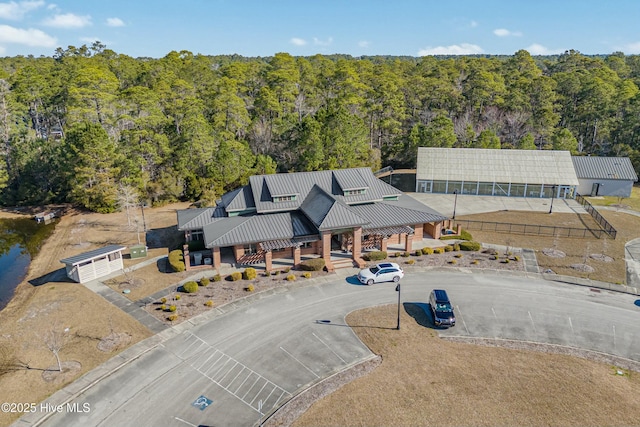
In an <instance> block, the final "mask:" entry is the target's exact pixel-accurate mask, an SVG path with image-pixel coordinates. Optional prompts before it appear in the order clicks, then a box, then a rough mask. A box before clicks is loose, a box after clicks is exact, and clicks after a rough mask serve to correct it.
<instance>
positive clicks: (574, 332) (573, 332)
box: [567, 316, 576, 335]
mask: <svg viewBox="0 0 640 427" xmlns="http://www.w3.org/2000/svg"><path fill="white" fill-rule="evenodd" d="M567 317H568V318H569V327H571V333H572V334H573V335H575V334H576V331H574V330H573V322H572V321H571V316H567Z"/></svg>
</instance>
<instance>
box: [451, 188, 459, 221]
mask: <svg viewBox="0 0 640 427" xmlns="http://www.w3.org/2000/svg"><path fill="white" fill-rule="evenodd" d="M457 204H458V189H457V188H456V189H455V190H453V218H452V219H456V205H457Z"/></svg>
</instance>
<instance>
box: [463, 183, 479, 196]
mask: <svg viewBox="0 0 640 427" xmlns="http://www.w3.org/2000/svg"><path fill="white" fill-rule="evenodd" d="M462 194H478V183H477V182H466V181H465V183H464V185H463V186H462Z"/></svg>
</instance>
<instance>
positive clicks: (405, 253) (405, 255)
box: [402, 252, 411, 258]
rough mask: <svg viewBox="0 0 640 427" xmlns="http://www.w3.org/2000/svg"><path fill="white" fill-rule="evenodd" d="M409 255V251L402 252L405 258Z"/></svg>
mask: <svg viewBox="0 0 640 427" xmlns="http://www.w3.org/2000/svg"><path fill="white" fill-rule="evenodd" d="M409 255H411V254H410V253H409V252H402V256H403V257H405V258H407V257H408V256H409Z"/></svg>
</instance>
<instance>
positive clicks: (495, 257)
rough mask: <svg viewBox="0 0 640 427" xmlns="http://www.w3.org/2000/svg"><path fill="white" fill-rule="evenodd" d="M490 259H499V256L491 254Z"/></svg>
mask: <svg viewBox="0 0 640 427" xmlns="http://www.w3.org/2000/svg"><path fill="white" fill-rule="evenodd" d="M489 259H490V260H492V261H495V260H497V259H498V257H497V256H495V255H491V256H490V257H489Z"/></svg>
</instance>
